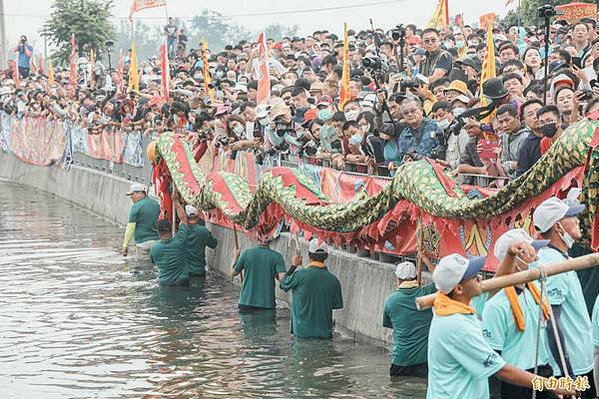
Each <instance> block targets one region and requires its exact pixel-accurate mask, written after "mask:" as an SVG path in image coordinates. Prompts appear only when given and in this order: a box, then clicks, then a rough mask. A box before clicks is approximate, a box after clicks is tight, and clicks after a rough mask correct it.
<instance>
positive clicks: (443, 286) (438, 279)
mask: <svg viewBox="0 0 599 399" xmlns="http://www.w3.org/2000/svg"><path fill="white" fill-rule="evenodd" d="M484 264H485V258H482V257H479V258H473V259H470V260H468V259H466V258H465V257H463V256H462V255H459V254H451V255H448V256H445V257H443V258H442V259H441V261H440V262H439V265H438V266H437V268H436V269H435V272H434V273H433V281H434V282H435V285H436V287H437V289H438V292H437V296H436V298H435V303H434V309H433V313H434V316H433V321H432V322H431V329H430V332H429V336H428V388H427V393H426V397H427V399H441V398H443V399H445V398H477V399H488V398H489V384H488V381H487V380H488V378H489V377H490V376H492V375H495V376H497V377H498V378H499V379H501V380H504V381H507V382H509V383H510V384H513V385H518V386H522V387H526V388H533V383H535V382H537V381H538V382H540V383H541V384H543V386H545V383H546V381H547V380H546V379H545V378H544V377H537V376H536V375H534V374H532V373H529V372H528V371H524V370H522V369H519V368H517V367H514V366H512V365H510V364H507V363H506V362H505V360H503V359H502V358H501V356H500V355H499V354H497V353H496V352H495V351H494V350H493V349H492V348H491V347H490V346H489V344H487V342H486V341H485V339H484V338H483V332H482V328H481V323H480V321H479V320H478V317H477V315H476V311H475V310H474V308H472V307H471V306H470V301H471V300H472V298H474V297H476V296H478V295H480V294H481V293H482V285H481V279H480V277H479V272H480V270H481V269H482V268H483V266H484ZM556 393H558V394H566V393H569V394H572V392H566V391H564V390H560V389H558V390H556Z"/></svg>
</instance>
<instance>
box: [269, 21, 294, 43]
mask: <svg viewBox="0 0 599 399" xmlns="http://www.w3.org/2000/svg"><path fill="white" fill-rule="evenodd" d="M298 30H299V26H298V25H293V26H292V27H287V26H283V25H281V24H271V25H268V26H267V27H266V28H264V34H265V35H266V37H267V38H269V39H274V40H281V39H282V38H284V37H293V36H296V35H297V31H298Z"/></svg>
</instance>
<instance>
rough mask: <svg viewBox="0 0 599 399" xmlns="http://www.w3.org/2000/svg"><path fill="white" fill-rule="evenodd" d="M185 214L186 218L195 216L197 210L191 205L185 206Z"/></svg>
mask: <svg viewBox="0 0 599 399" xmlns="http://www.w3.org/2000/svg"><path fill="white" fill-rule="evenodd" d="M185 213H186V214H187V216H197V215H198V208H196V207H195V206H192V205H185Z"/></svg>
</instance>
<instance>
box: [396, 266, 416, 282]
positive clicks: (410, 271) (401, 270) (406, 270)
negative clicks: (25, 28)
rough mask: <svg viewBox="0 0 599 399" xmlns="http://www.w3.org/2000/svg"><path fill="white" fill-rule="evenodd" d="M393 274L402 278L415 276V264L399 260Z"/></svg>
mask: <svg viewBox="0 0 599 399" xmlns="http://www.w3.org/2000/svg"><path fill="white" fill-rule="evenodd" d="M395 275H396V276H397V278H400V279H402V280H411V279H414V278H416V266H414V264H413V263H412V262H408V261H406V262H401V263H398V264H397V266H395Z"/></svg>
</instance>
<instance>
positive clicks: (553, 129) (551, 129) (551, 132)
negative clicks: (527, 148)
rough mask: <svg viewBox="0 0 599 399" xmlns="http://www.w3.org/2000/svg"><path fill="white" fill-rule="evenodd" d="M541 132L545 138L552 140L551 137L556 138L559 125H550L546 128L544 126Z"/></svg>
mask: <svg viewBox="0 0 599 399" xmlns="http://www.w3.org/2000/svg"><path fill="white" fill-rule="evenodd" d="M540 130H541V133H543V136H544V137H549V138H551V137H553V136H555V133H557V125H556V124H555V123H552V124H550V125H545V126H542V127H541V128H540Z"/></svg>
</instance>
